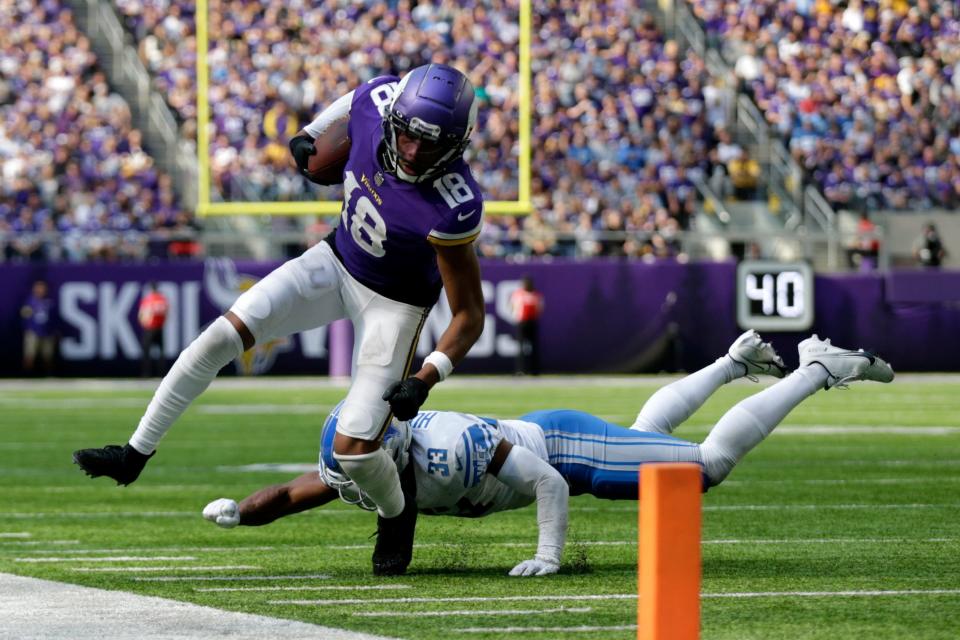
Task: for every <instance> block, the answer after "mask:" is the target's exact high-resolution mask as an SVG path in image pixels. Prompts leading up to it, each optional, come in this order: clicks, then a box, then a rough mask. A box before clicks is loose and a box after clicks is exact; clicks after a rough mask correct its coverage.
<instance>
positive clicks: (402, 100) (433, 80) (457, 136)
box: [383, 64, 477, 183]
mask: <svg viewBox="0 0 960 640" xmlns="http://www.w3.org/2000/svg"><path fill="white" fill-rule="evenodd" d="M476 122H477V102H476V100H475V99H474V91H473V85H472V84H471V83H470V80H468V79H467V77H466V76H465V75H463V74H462V73H460V72H459V71H458V70H456V69H454V68H453V67H450V66H447V65H445V64H427V65H423V66H421V67H417V68H416V69H413V70H412V71H410V73H408V74H407V75H406V76H404V77H403V80H401V81H400V84H399V85H397V92H396V94H395V95H394V98H393V102H392V103H390V106H389V108H388V109H387V110H386V113H385V114H384V117H383V133H384V141H385V142H386V154H385V156H386V157H385V158H384V160H385V164H386V167H385V169H386V170H387V171H388V172H389V173H392V174H394V175H395V176H397V178H399V179H400V180H403V181H404V182H414V183H416V182H422V181H423V180H426V179H428V178H432V177H434V176H436V175H438V174H439V173H440V172H441V171H442V170H443V169H444V167H446V166H447V165H448V164H450V163H451V162H453V161H455V160H457V159H459V158H460V156H461V155H463V151H464V149H466V148H467V144H468V143H469V142H470V134H471V133H473V128H474V126H475V125H476ZM401 133H403V134H405V135H407V136H409V137H411V138H416V139H418V140H420V141H421V146H420V149H419V151H418V152H417V160H416V162H415V166H414V168H415V169H416V170H417V173H416V175H410V174H409V173H407V172H405V171H404V170H403V169H402V168H401V167H400V163H399V152H398V150H397V136H398V135H399V134H401Z"/></svg>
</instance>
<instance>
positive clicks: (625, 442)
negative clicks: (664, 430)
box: [543, 432, 697, 448]
mask: <svg viewBox="0 0 960 640" xmlns="http://www.w3.org/2000/svg"><path fill="white" fill-rule="evenodd" d="M543 435H544V438H546V439H547V440H570V441H573V442H592V443H594V444H610V445H615V446H618V447H624V446H626V447H681V448H687V447H696V446H697V445H696V444H695V443H693V442H686V441H683V440H673V439H671V441H670V442H664V441H663V440H660V439H650V440H645V439H643V438H620V439H613V438H603V437H600V438H591V437H588V436H580V435H568V434H565V433H559V432H550V433H548V432H544V434H543Z"/></svg>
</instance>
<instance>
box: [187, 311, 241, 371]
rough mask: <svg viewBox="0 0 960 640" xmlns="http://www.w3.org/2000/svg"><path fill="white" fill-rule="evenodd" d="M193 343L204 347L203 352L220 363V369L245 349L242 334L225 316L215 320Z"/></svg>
mask: <svg viewBox="0 0 960 640" xmlns="http://www.w3.org/2000/svg"><path fill="white" fill-rule="evenodd" d="M193 344H195V345H197V346H198V347H202V353H204V354H206V355H207V356H208V357H209V359H210V360H211V361H213V363H216V364H218V365H219V367H218V370H219V368H220V367H223V366H224V365H226V364H227V363H228V362H230V361H231V360H233V359H234V358H236V357H238V356H239V355H240V354H241V353H243V350H244V349H243V340H242V339H241V337H240V334H239V333H238V332H237V331H236V329H235V328H234V327H233V325H232V324H231V323H230V321H229V320H227V318H226V317H225V316H220V317H219V318H217V319H216V320H214V321H213V322H212V323H211V324H210V326H209V327H207V328H206V330H205V331H204V332H203V333H202V334H200V337H198V338H197V339H196V340H195V341H194V343H193ZM192 346H193V345H191V347H192Z"/></svg>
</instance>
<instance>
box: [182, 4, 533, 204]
mask: <svg viewBox="0 0 960 640" xmlns="http://www.w3.org/2000/svg"><path fill="white" fill-rule="evenodd" d="M531 2H532V0H520V6H519V9H520V16H519V22H520V24H519V27H520V33H519V42H518V47H519V50H520V51H519V70H518V74H519V77H518V79H517V90H518V94H519V95H518V100H517V105H518V112H519V113H518V117H519V139H518V141H517V143H518V146H519V157H518V159H517V165H518V166H517V180H518V185H517V193H518V198H517V200H493V201H489V202H486V203H484V210H485V211H486V212H487V213H488V214H494V215H524V214H527V213H530V211H531V210H532V208H533V205H532V204H531V200H530V153H531V140H530V138H531V105H530V101H531V92H532V73H531V69H530V40H531V36H532V25H531V10H532V9H531ZM208 11H209V9H208V6H207V0H197V4H196V14H195V15H196V27H197V35H196V38H197V167H198V175H197V178H198V185H197V215H199V216H214V215H227V216H230V215H280V216H298V215H336V214H339V213H340V209H341V207H342V203H341V202H340V201H339V200H318V201H293V202H279V201H277V202H267V201H265V202H256V201H253V202H251V201H235V202H214V201H212V200H211V199H210V186H211V185H210V130H209V126H210V103H209V88H210V73H209V64H208V59H207V56H208V52H209V44H210V43H209V32H208V30H207V18H208Z"/></svg>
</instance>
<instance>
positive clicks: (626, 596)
mask: <svg viewBox="0 0 960 640" xmlns="http://www.w3.org/2000/svg"><path fill="white" fill-rule="evenodd" d="M636 599H637V594H636V593H607V594H585V595H580V596H575V595H558V594H552V595H546V594H545V595H539V596H457V597H441V598H427V597H412V598H343V599H326V600H270V601H269V604H290V605H304V606H314V605H315V606H327V605H330V606H337V605H347V604H410V603H418V604H429V603H433V602H537V601H540V600H636Z"/></svg>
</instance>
